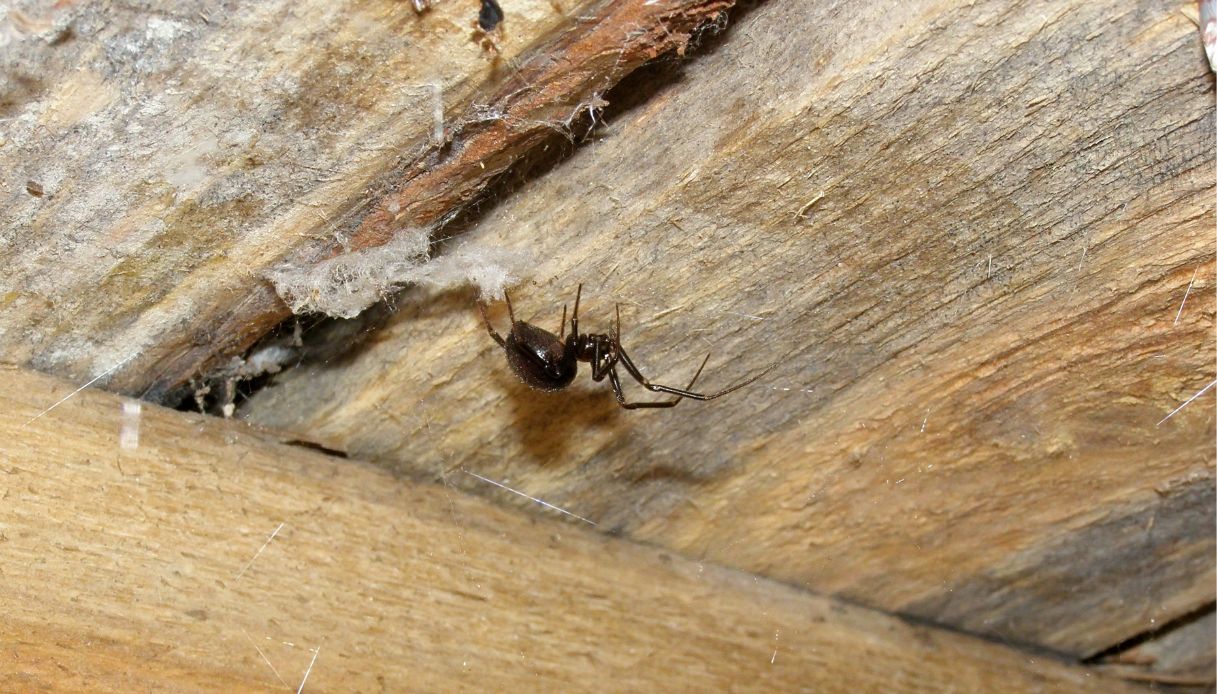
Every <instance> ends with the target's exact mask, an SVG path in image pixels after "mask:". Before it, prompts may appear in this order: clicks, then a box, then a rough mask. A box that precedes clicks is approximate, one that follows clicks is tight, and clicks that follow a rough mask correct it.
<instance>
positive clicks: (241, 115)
mask: <svg viewBox="0 0 1217 694" xmlns="http://www.w3.org/2000/svg"><path fill="white" fill-rule="evenodd" d="M731 4H732V3H731V0H664V1H663V2H650V1H644V0H629V1H627V2H605V1H604V0H597V1H594V2H588V3H584V4H582V5H577V6H576V5H574V4H573V3H571V2H569V1H559V0H522V1H521V2H513V3H511V5H510V7H509V8H508V14H507V19H506V21H505V24H504V27H503V29H502V30H501V32H500V36H499V40H498V43H499V45H500V49H499V51H500V52H499V53H498V54H495V55H496V57H495V58H494V59H493V60H492V59H491V58H490V57H488V55H489V54H486V53H484V52H483V50H482V49H481V48H479V46H478V43H477V41H475V40H473V38H472V36H471V34H472V31H471V25H472V22H473V18H474V17H476V13H477V3H476V2H472V1H470V2H455V1H452V0H444V1H440V2H436V3H434V7H433V8H432V9H431V10H429V11H427V12H425V13H423V14H421V15H419V14H417V13H416V12H415V11H414V10H413V9H412V3H410V2H404V1H402V0H376V1H374V2H370V3H368V2H359V3H352V2H338V3H332V2H315V1H314V2H304V3H300V2H275V3H262V4H259V5H257V6H244V5H241V6H232V7H227V6H220V7H217V6H214V3H205V2H188V3H176V4H175V5H174V6H173V8H172V10H171V11H166V10H165V9H164V8H162V7H161V5H160V4H158V3H147V4H142V5H141V4H134V5H131V4H126V5H122V6H113V7H112V6H110V5H109V4H107V3H85V4H81V5H79V6H75V5H73V4H71V3H60V4H56V5H54V6H53V7H47V6H42V5H40V6H39V7H38V8H37V12H38V13H40V14H37V15H31V14H26V13H23V12H19V11H18V12H14V13H10V15H9V16H8V18H7V19H5V20H3V21H4V22H5V23H4V24H3V25H2V26H0V38H2V41H3V42H2V43H0V65H3V68H4V71H3V77H2V78H0V79H3V80H4V81H3V82H0V170H4V171H6V172H7V173H6V179H5V186H4V192H3V196H4V197H3V199H0V249H3V250H4V252H3V253H2V254H0V277H2V278H3V279H0V308H3V312H2V313H0V349H3V351H4V352H5V354H6V355H8V358H10V359H13V360H17V361H18V362H19V363H22V364H25V365H29V366H32V367H34V368H37V369H39V370H43V371H47V372H50V373H55V374H59V375H63V376H70V377H75V378H80V379H87V378H89V377H91V376H93V375H96V374H98V373H102V372H104V371H105V370H107V369H109V368H111V367H113V366H115V365H117V364H122V365H123V368H122V369H121V370H119V371H118V372H117V373H116V374H115V375H114V377H113V378H112V379H111V380H110V382H109V383H110V387H111V388H113V389H116V390H121V391H124V392H128V393H141V394H144V395H145V396H146V397H149V398H151V399H157V398H161V397H164V396H166V395H167V394H168V393H170V392H172V391H174V389H175V388H178V387H180V386H181V385H182V384H183V383H184V382H185V381H186V380H187V379H189V378H190V377H192V376H195V375H198V374H199V373H200V372H203V371H206V370H207V369H208V368H209V367H210V366H214V365H216V364H217V361H218V359H219V358H220V357H227V356H231V355H234V354H237V353H240V352H241V351H242V350H244V349H245V348H247V347H248V346H249V345H250V344H251V343H252V342H253V341H254V340H256V339H257V338H259V337H261V336H262V335H264V334H265V333H266V332H267V331H268V330H270V329H271V328H272V327H273V326H274V325H276V324H277V323H279V322H280V321H281V320H282V319H283V318H285V317H287V316H288V315H289V313H288V311H287V309H286V307H285V306H284V305H283V303H282V302H281V301H279V299H278V297H277V296H275V294H274V291H273V290H272V289H271V287H270V285H269V284H268V282H267V281H266V279H265V274H266V272H267V270H268V268H270V267H272V266H273V265H274V264H275V263H277V262H280V261H282V260H283V259H284V258H285V257H288V256H290V257H294V258H296V259H297V260H299V259H301V258H305V259H307V258H315V257H321V256H324V255H327V254H332V253H334V252H335V249H337V248H358V247H360V246H363V245H367V244H369V243H372V244H374V243H377V242H383V240H384V236H385V234H386V233H388V232H389V231H391V228H390V227H389V226H387V225H386V220H385V219H384V218H383V213H382V212H383V210H384V209H393V210H395V211H397V217H398V220H397V221H398V222H399V223H401V224H415V225H425V224H433V223H435V222H437V221H439V220H440V219H441V218H442V217H445V216H447V215H451V214H454V213H455V212H457V211H458V210H459V209H460V207H461V205H463V204H465V203H467V202H468V201H469V200H470V199H471V198H473V197H474V196H475V195H476V194H477V193H478V191H480V190H481V188H482V187H483V186H484V185H485V184H486V182H487V181H488V180H490V179H491V178H493V177H494V176H495V175H496V174H498V173H500V172H502V171H503V170H504V169H505V168H506V167H508V166H509V165H510V164H511V163H512V162H513V161H515V160H516V159H518V158H519V157H521V156H523V155H524V154H525V153H527V152H528V150H529V148H530V146H531V145H532V144H533V143H535V141H536V140H537V138H538V136H539V135H540V134H541V133H549V132H553V131H554V130H555V129H561V128H562V127H563V125H564V124H569V122H570V120H571V119H572V118H573V117H574V116H575V115H576V114H577V113H579V112H580V111H583V110H586V109H588V108H591V107H595V106H596V105H597V104H598V102H597V101H596V99H595V97H596V95H597V94H598V93H600V92H602V91H604V90H606V89H608V88H609V87H611V86H612V85H613V84H614V83H615V82H616V81H617V80H619V79H620V78H621V77H622V76H623V75H625V74H627V73H628V72H630V71H631V70H633V69H635V68H636V67H637V66H638V65H639V64H641V63H642V62H644V61H646V60H648V59H650V58H653V57H654V56H656V55H658V54H661V53H664V52H666V51H680V50H683V49H684V47H685V46H686V44H687V42H688V41H689V38H690V36H691V35H692V34H693V32H694V30H695V29H696V28H697V27H698V26H699V25H701V24H704V23H706V22H709V21H711V20H713V19H714V18H715V17H717V16H718V14H719V13H720V11H721V10H723V9H724V8H726V7H729V6H730V5H731ZM33 11H34V10H31V12H33ZM437 93H438V94H439V97H438V98H441V99H442V108H443V109H444V111H445V112H446V116H445V119H444V120H445V123H446V124H447V125H446V128H445V129H444V132H443V135H442V137H439V138H437V137H436V134H435V132H434V131H435V123H434V118H433V111H434V100H435V99H436V98H437V96H436V95H437ZM403 177H404V180H405V182H404V183H403ZM403 186H404V187H403ZM35 193H37V194H35ZM386 206H388V207H387V208H386ZM369 211H372V221H371V222H369V223H367V224H363V225H362V226H360V223H361V220H362V219H363V218H364V217H365V215H367V214H368V212H369ZM356 227H359V231H358V232H356V231H355V229H356ZM124 360H128V361H124Z"/></svg>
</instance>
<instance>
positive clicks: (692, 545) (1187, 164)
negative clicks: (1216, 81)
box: [247, 0, 1215, 657]
mask: <svg viewBox="0 0 1217 694" xmlns="http://www.w3.org/2000/svg"><path fill="white" fill-rule="evenodd" d="M666 77H667V81H666V82H665V81H664V79H665V76H663V75H660V76H658V77H657V84H658V86H654V87H653V90H654V91H653V93H651V94H649V95H648V98H646V99H642V98H641V97H640V98H639V99H638V101H640V102H641V105H638V106H636V107H635V108H633V109H630V110H627V111H626V112H623V113H618V114H616V116H615V119H614V120H611V121H610V123H609V126H608V127H607V129H605V130H604V131H603V132H602V134H601V135H602V136H601V137H600V138H598V139H597V141H596V142H595V143H594V144H592V145H591V146H588V147H586V148H584V149H582V150H580V151H579V152H578V153H577V154H576V155H575V156H574V157H573V158H571V159H570V160H569V161H567V162H565V163H563V164H562V165H560V166H557V167H555V168H553V169H552V170H551V171H549V172H548V173H546V175H544V176H543V177H541V178H539V179H538V180H535V181H534V182H532V183H531V184H529V185H527V186H526V187H524V188H523V189H521V190H519V191H516V192H515V194H513V195H512V196H511V197H509V198H507V199H505V200H503V201H502V202H501V204H500V205H499V206H498V207H497V208H496V209H495V210H493V211H492V212H491V213H490V214H488V215H487V216H486V217H485V218H484V219H483V220H482V222H481V223H480V224H479V225H478V226H477V227H476V228H474V229H473V230H471V231H470V232H469V236H470V237H471V238H476V239H479V240H481V241H483V242H487V241H495V242H498V243H501V244H503V245H504V246H508V247H521V248H528V249H531V250H533V251H535V252H536V254H537V257H538V258H539V259H540V261H539V263H538V265H537V267H536V271H535V274H534V275H533V277H532V278H531V282H530V283H528V284H526V285H524V286H521V287H519V288H518V289H517V290H516V291H515V293H514V294H513V297H514V298H515V300H516V310H517V312H518V313H519V314H520V317H521V318H523V319H526V320H535V321H537V322H538V323H539V324H541V325H543V326H545V327H547V328H549V329H556V328H557V321H558V318H559V316H560V314H561V305H562V303H563V302H570V301H571V300H573V298H574V289H575V284H576V283H578V282H583V283H584V290H585V291H584V307H583V308H584V314H583V317H584V321H583V327H584V329H587V330H593V331H608V330H609V329H610V327H611V323H610V320H611V315H612V306H613V302H621V303H622V305H623V315H624V326H623V331H624V336H625V337H624V342H625V344H626V346H627V347H628V348H629V349H630V350H631V352H632V354H633V355H634V356H635V358H636V359H637V360H638V361H640V362H641V363H642V364H643V365H644V367H645V368H646V372H647V373H648V374H650V375H652V376H653V377H654V378H656V379H659V380H661V381H666V382H675V383H682V382H683V381H684V380H685V379H687V378H688V377H689V375H690V374H691V373H692V370H693V369H694V368H695V366H696V362H697V361H698V360H699V358H700V357H701V355H702V354H704V353H705V352H706V351H710V350H712V351H713V353H714V355H715V356H714V358H712V359H711V361H710V365H709V367H708V369H707V375H706V376H705V377H704V380H703V383H704V387H705V388H707V389H713V388H717V387H721V386H724V385H726V384H728V383H730V382H732V381H734V380H736V379H739V378H741V377H743V376H744V375H746V374H748V373H750V372H754V371H756V370H758V369H760V368H762V367H763V366H765V365H766V364H768V363H770V362H772V361H774V360H782V362H781V364H780V366H779V367H778V368H777V369H775V370H774V371H773V372H772V373H771V374H770V375H769V376H767V377H766V378H765V379H764V381H763V382H762V383H760V384H757V385H755V386H753V387H749V388H748V389H747V390H745V391H741V392H739V393H736V394H733V395H732V396H730V397H729V398H725V399H723V400H721V401H717V402H713V403H708V404H701V403H685V404H682V405H681V406H680V407H678V408H676V409H674V410H670V411H660V412H645V413H624V412H621V411H619V410H618V409H617V407H616V405H615V404H614V403H613V400H612V397H611V395H610V393H609V392H608V389H607V387H605V384H592V383H590V382H589V381H588V379H587V378H586V375H584V376H582V377H581V378H580V380H579V381H578V383H577V385H576V386H575V387H573V388H572V390H571V392H566V393H561V394H541V393H536V392H533V391H530V390H528V389H527V388H525V387H524V386H523V385H522V384H521V383H519V382H518V381H516V380H515V379H514V378H513V377H512V376H511V375H510V374H509V372H508V371H507V370H506V366H505V362H504V360H503V358H502V356H501V354H500V352H499V351H498V350H497V349H496V348H495V346H494V345H493V343H492V342H491V341H490V339H489V338H488V337H487V336H486V334H485V331H484V329H483V328H482V326H481V324H480V322H479V320H478V318H477V315H476V312H475V311H474V310H473V307H472V297H471V296H468V295H464V294H446V295H439V296H436V295H432V294H430V293H427V292H422V291H410V292H406V293H404V294H403V295H402V296H400V297H399V298H398V299H397V300H396V302H395V311H396V312H395V313H392V314H391V315H389V316H388V318H387V324H386V326H385V327H384V329H383V330H381V331H379V332H378V333H375V334H373V335H372V336H371V337H370V338H368V339H366V340H364V342H363V343H362V344H361V345H359V346H357V347H355V346H351V345H350V344H349V343H348V342H346V340H348V339H349V338H350V336H351V335H354V334H357V333H358V329H357V328H352V327H351V326H339V328H340V329H336V330H335V331H334V334H333V335H330V336H329V337H330V338H333V337H334V336H338V337H339V338H341V339H340V340H338V341H337V343H336V344H337V350H338V351H339V353H340V354H342V355H343V356H342V357H341V358H336V359H331V360H329V361H328V362H326V363H314V364H311V365H308V366H306V367H301V368H299V369H297V370H295V371H293V372H291V373H289V374H287V375H286V376H285V377H283V378H281V379H279V380H278V382H277V383H276V384H275V385H274V386H273V387H272V388H270V389H267V390H264V391H262V392H261V393H260V394H259V395H258V396H257V397H256V398H255V400H254V401H253V403H252V405H251V406H250V407H249V408H248V409H247V415H248V416H250V417H252V418H253V419H254V420H256V421H259V422H263V423H267V424H273V425H275V426H278V427H283V428H285V429H288V430H292V431H296V432H298V433H299V434H300V435H301V436H310V437H314V438H316V439H318V440H320V441H322V442H324V443H325V444H326V445H329V446H332V447H335V448H339V449H344V450H347V451H350V452H351V453H352V454H354V455H357V456H359V457H361V458H368V459H372V460H375V461H376V462H378V463H380V464H383V465H386V466H389V467H392V468H395V469H398V470H404V471H409V472H410V473H411V474H415V475H419V476H422V477H426V478H434V479H438V478H441V477H445V476H447V478H448V479H450V480H451V479H453V476H454V475H453V471H454V470H459V469H461V468H469V469H476V470H479V471H484V472H485V473H486V474H489V475H490V476H492V477H495V478H498V479H505V480H508V481H509V483H510V484H511V485H513V486H515V487H516V488H518V489H522V490H525V491H527V492H528V493H530V494H533V495H534V496H538V497H541V498H544V499H546V500H547V501H550V502H552V503H555V504H558V505H560V506H562V507H565V508H569V509H571V510H572V511H574V512H575V513H578V514H580V515H582V516H585V517H588V518H590V519H593V520H595V521H597V522H599V523H600V527H601V528H603V529H606V530H611V531H614V532H620V533H624V534H626V535H627V536H629V537H633V538H635V539H638V540H642V541H645V542H648V543H654V544H656V545H660V546H663V547H666V548H668V549H671V550H674V551H676V552H678V553H681V554H684V555H686V556H690V557H694V558H705V559H708V560H712V561H715V562H721V563H725V564H728V565H731V566H735V567H739V568H742V569H745V570H748V571H753V572H757V573H760V574H764V575H767V576H770V577H773V578H776V579H779V580H782V581H787V582H790V583H793V584H796V585H803V586H808V587H810V588H812V589H814V590H817V591H827V592H832V593H836V594H840V595H844V596H848V597H849V598H851V599H854V600H858V601H862V602H864V603H868V604H871V605H876V606H880V607H882V608H885V609H888V610H893V611H901V612H906V613H911V614H914V615H917V616H919V617H923V618H927V619H930V620H936V621H939V622H942V623H947V624H950V625H953V626H955V627H958V628H961V629H965V630H971V631H975V632H980V633H984V634H988V635H992V636H995V637H998V638H1001V639H1008V640H1010V641H1015V642H1025V643H1034V644H1038V645H1041V646H1044V647H1047V648H1052V649H1056V650H1059V651H1061V652H1065V653H1069V654H1073V655H1075V656H1079V657H1081V656H1089V655H1092V654H1095V653H1099V652H1102V651H1103V650H1105V649H1107V648H1109V647H1111V646H1113V645H1115V644H1118V643H1121V642H1123V641H1125V640H1126V639H1129V638H1130V637H1133V636H1135V635H1137V634H1140V633H1143V632H1146V631H1151V630H1154V629H1156V628H1157V627H1158V626H1159V625H1161V624H1164V623H1166V622H1168V621H1170V620H1172V619H1174V618H1176V617H1178V616H1180V615H1183V614H1187V613H1190V612H1192V611H1193V610H1195V609H1197V608H1198V607H1199V606H1201V605H1204V604H1207V603H1211V602H1212V601H1213V599H1214V565H1213V556H1214V544H1215V543H1214V486H1213V485H1214V480H1213V478H1214V471H1213V460H1214V449H1213V430H1214V398H1213V391H1212V390H1210V391H1208V392H1207V393H1206V394H1205V396H1204V397H1201V398H1197V399H1195V400H1194V401H1192V402H1190V403H1188V404H1186V406H1185V407H1183V409H1181V410H1178V411H1177V412H1175V413H1174V414H1173V415H1172V416H1170V417H1169V418H1167V415H1168V413H1171V412H1172V411H1174V410H1176V408H1178V407H1179V406H1180V405H1181V404H1183V403H1185V401H1187V400H1188V399H1189V398H1191V397H1192V396H1193V395H1194V394H1196V393H1197V392H1198V391H1201V390H1202V389H1203V388H1204V387H1205V386H1206V385H1208V384H1209V383H1210V382H1212V381H1213V379H1214V371H1213V369H1214V365H1213V353H1214V331H1213V318H1214V265H1213V233H1212V219H1213V215H1214V196H1213V181H1214V128H1213V121H1212V108H1213V95H1214V91H1213V76H1212V75H1211V74H1210V73H1209V71H1208V69H1207V66H1206V64H1205V61H1204V57H1203V51H1202V50H1201V47H1200V44H1199V40H1198V39H1197V35H1196V28H1195V26H1194V25H1193V24H1192V23H1191V22H1190V21H1189V20H1187V19H1186V17H1184V16H1183V15H1182V14H1180V13H1179V12H1177V11H1176V8H1175V6H1174V5H1173V4H1170V3H1163V2H1133V3H1121V4H1114V3H1112V4H1105V3H1091V2H1082V1H1081V0H1076V1H1073V2H1063V3H1052V4H1050V5H1047V4H1043V3H1032V2H1022V3H1020V2H977V3H972V4H970V5H968V6H967V7H966V8H962V7H960V6H959V5H958V4H956V3H945V2H933V1H924V2H917V3H907V4H903V5H901V7H900V9H898V10H897V9H893V8H892V7H888V6H884V7H879V6H877V5H876V6H871V5H866V4H858V3H850V4H833V3H807V2H799V1H796V0H774V1H772V2H768V3H765V4H763V5H761V6H760V7H759V8H758V9H755V10H754V11H751V12H749V13H747V14H745V15H743V16H742V17H741V18H740V21H739V23H738V25H737V26H735V27H733V28H732V29H730V30H729V32H728V33H727V35H726V36H725V37H724V39H723V41H722V42H721V44H719V45H717V46H716V47H714V48H713V49H712V50H711V51H710V52H709V54H708V55H705V56H703V57H701V58H699V59H698V60H696V61H694V62H692V63H690V64H688V65H687V66H685V67H684V68H683V70H681V71H680V72H678V73H677V74H674V75H673V74H669V75H667V76H666ZM1185 299H1186V300H1185ZM495 315H496V318H497V319H498V320H500V321H505V320H506V316H505V312H503V311H502V309H501V307H499V308H498V309H497V310H496V312H495ZM502 325H504V324H503V323H500V326H502ZM308 339H309V340H311V341H312V342H314V343H324V342H325V341H326V339H327V336H325V335H310V336H308ZM642 395H643V393H641V392H636V393H635V397H642ZM456 477H457V479H456V480H454V482H455V483H457V484H459V485H460V486H462V487H465V488H468V489H474V490H478V491H481V492H484V493H487V494H491V495H494V496H495V497H496V498H501V499H502V500H503V501H505V502H511V503H515V502H520V500H519V499H517V498H514V497H512V496H511V495H509V494H506V493H500V492H499V491H498V490H495V489H492V488H489V487H487V486H485V485H482V484H480V483H479V482H478V481H476V480H472V479H468V478H464V477H461V476H459V475H458V476H456ZM520 503H524V502H520Z"/></svg>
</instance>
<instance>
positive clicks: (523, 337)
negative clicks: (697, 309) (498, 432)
mask: <svg viewBox="0 0 1217 694" xmlns="http://www.w3.org/2000/svg"><path fill="white" fill-rule="evenodd" d="M582 294H583V285H582V284H580V285H579V288H578V290H576V292H575V310H574V313H572V314H571V319H570V336H569V337H567V336H566V332H565V330H566V306H565V305H563V306H562V324H561V327H560V328H559V330H560V332H561V333H562V334H560V335H554V334H553V333H551V332H549V331H548V330H544V329H542V328H538V327H537V326H535V325H533V324H531V323H526V322H524V321H518V320H516V316H515V311H514V310H513V309H512V307H511V297H509V296H507V293H506V292H503V297H504V298H505V299H506V300H507V313H508V315H509V316H510V317H511V332H509V333H507V337H506V339H504V338H503V337H502V336H501V335H499V334H498V333H497V332H495V329H494V327H493V326H492V325H491V324H490V318H489V317H488V316H487V315H486V305H485V304H483V303H481V302H478V310H479V311H481V313H482V321H483V322H484V323H485V324H486V330H487V332H489V333H490V336H491V337H493V338H494V341H495V342H497V343H499V346H501V347H502V348H503V349H504V351H506V352H507V365H508V366H510V367H511V370H512V371H514V372H515V374H516V375H517V376H519V377H520V380H522V381H524V382H525V383H526V384H528V385H529V386H531V387H533V388H536V389H537V390H546V391H556V390H562V389H563V388H565V387H566V386H568V385H570V384H571V381H574V380H575V374H576V373H577V372H578V370H579V362H581V361H585V362H588V363H590V364H591V365H592V380H593V381H596V382H600V381H603V380H604V378H605V377H606V376H607V377H608V379H609V383H611V384H612V386H613V394H614V395H616V396H617V404H619V405H621V406H622V407H623V408H625V409H627V410H634V409H639V408H646V407H652V408H653V407H676V404H677V403H679V402H680V401H681V399H683V398H693V399H694V400H713V399H715V398H720V397H722V396H724V395H726V394H727V393H730V392H733V391H736V390H739V389H740V388H743V387H744V386H746V385H748V384H749V383H752V382H753V381H755V380H757V379H758V378H760V377H761V376H764V375H765V374H766V373H768V371H769V369H772V368H773V366H770V367H768V368H766V369H765V370H764V371H762V372H760V373H759V374H757V375H755V376H753V377H752V378H749V379H747V380H745V381H742V382H740V383H737V384H735V385H733V386H731V387H729V388H726V389H724V390H720V391H718V392H717V393H711V394H709V395H707V394H705V393H695V392H693V391H692V390H690V388H692V387H693V384H694V383H696V382H697V378H698V377H699V376H701V372H702V369H704V368H706V362H708V361H710V355H709V354H707V355H706V358H705V359H703V360H702V362H701V366H699V367H697V373H695V374H693V379H692V380H690V381H689V385H687V386H685V387H684V388H674V387H672V386H665V385H660V384H658V383H651V382H650V381H648V380H647V379H646V378H645V377H644V376H643V375H642V372H641V371H639V370H638V367H637V366H635V365H634V361H633V360H632V359H630V355H628V354H626V351H625V349H624V348H622V346H621V305H620V304H618V305H617V320H616V323H614V325H613V334H612V335H604V334H595V333H580V332H579V298H580V297H581V296H582ZM564 338H565V339H564ZM618 365H620V366H623V367H625V370H626V372H627V373H629V375H630V376H631V377H632V378H633V379H634V380H635V381H638V382H639V383H640V384H642V387H643V388H646V389H647V390H649V391H651V392H654V393H670V394H672V395H675V396H676V397H675V398H673V399H671V400H649V401H644V402H626V400H625V394H624V393H622V391H621V379H620V377H619V376H618V375H617V366H618Z"/></svg>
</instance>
